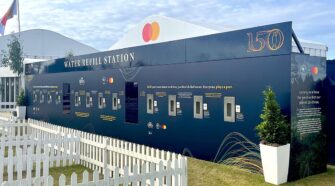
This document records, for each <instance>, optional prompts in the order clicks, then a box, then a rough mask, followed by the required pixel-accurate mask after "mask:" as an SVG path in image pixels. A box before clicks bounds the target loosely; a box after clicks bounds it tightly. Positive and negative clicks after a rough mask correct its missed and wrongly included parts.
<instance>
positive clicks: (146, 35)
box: [142, 22, 160, 42]
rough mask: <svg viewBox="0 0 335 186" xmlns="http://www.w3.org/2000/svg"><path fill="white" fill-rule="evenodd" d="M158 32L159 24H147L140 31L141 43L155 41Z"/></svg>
mask: <svg viewBox="0 0 335 186" xmlns="http://www.w3.org/2000/svg"><path fill="white" fill-rule="evenodd" d="M159 32H160V28H159V24H158V23H157V22H152V23H151V24H150V23H147V24H145V25H144V27H143V30H142V38H143V41H145V42H149V41H156V40H157V39H158V36H159Z"/></svg>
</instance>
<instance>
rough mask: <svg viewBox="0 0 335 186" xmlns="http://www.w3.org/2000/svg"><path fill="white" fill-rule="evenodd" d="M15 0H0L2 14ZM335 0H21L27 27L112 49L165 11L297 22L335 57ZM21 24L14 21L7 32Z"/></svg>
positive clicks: (246, 22)
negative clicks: (120, 40) (142, 23)
mask: <svg viewBox="0 0 335 186" xmlns="http://www.w3.org/2000/svg"><path fill="white" fill-rule="evenodd" d="M11 2H12V0H1V1H0V16H1V17H2V15H3V14H4V13H5V11H6V10H7V9H8V7H9V6H10V4H11ZM334 7H335V2H334V0H323V1H315V0H285V1H279V0H258V1H247V0H212V1H211V0H206V1H199V0H180V1H177V0H172V1H168V0H162V1H159V0H153V1H146V0H137V1H135V0H133V1H131V0H21V1H20V13H21V29H22V30H28V29H36V28H42V29H49V30H52V31H55V32H58V33H61V34H63V35H65V36H68V37H70V38H73V39H75V40H78V41H80V42H82V43H85V44H88V45H90V46H92V47H94V48H97V49H99V50H107V49H108V48H109V47H111V46H112V45H113V43H115V42H116V41H117V40H118V39H119V38H121V37H122V35H123V34H125V33H126V32H127V31H128V30H129V29H131V28H132V27H134V26H135V25H136V24H137V23H139V22H140V21H141V20H142V19H144V18H145V17H147V16H150V15H155V14H159V15H165V16H168V17H172V18H176V19H181V20H184V21H188V22H192V23H195V24H199V25H205V26H207V27H212V28H215V29H222V28H224V27H226V26H228V27H237V28H240V27H241V28H246V27H253V26H259V25H265V24H271V23H276V22H283V21H293V28H294V30H295V32H296V34H297V35H298V37H299V38H302V39H305V40H311V41H317V42H321V43H326V44H327V45H328V47H329V53H328V58H335V50H334V49H335V42H334V41H335V8H334ZM16 24H17V23H16V22H15V20H9V21H8V23H7V27H6V33H10V32H11V31H13V29H14V28H15V25H16Z"/></svg>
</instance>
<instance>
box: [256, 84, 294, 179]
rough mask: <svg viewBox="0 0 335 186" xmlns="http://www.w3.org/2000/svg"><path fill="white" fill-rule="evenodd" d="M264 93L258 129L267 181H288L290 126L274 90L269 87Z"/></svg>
mask: <svg viewBox="0 0 335 186" xmlns="http://www.w3.org/2000/svg"><path fill="white" fill-rule="evenodd" d="M263 94H264V108H263V113H262V114H261V115H260V118H261V119H262V120H263V121H262V122H261V123H260V124H258V125H257V127H256V130H257V131H258V135H259V137H260V139H261V144H260V150H261V158H262V166H263V173H264V177H265V181H266V182H269V183H272V184H276V185H279V184H282V183H285V182H287V176H288V166H289V157H290V144H289V143H288V142H289V139H290V128H289V124H288V122H287V121H286V119H285V116H284V115H283V114H282V113H281V109H280V106H279V104H278V102H277V101H276V95H275V93H274V91H273V90H272V89H271V88H270V87H268V88H267V89H266V90H265V91H263Z"/></svg>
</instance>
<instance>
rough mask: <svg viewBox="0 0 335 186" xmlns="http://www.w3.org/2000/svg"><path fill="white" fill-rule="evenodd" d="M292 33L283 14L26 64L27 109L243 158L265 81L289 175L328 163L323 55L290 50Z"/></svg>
mask: <svg viewBox="0 0 335 186" xmlns="http://www.w3.org/2000/svg"><path fill="white" fill-rule="evenodd" d="M292 38H293V39H292ZM292 42H295V43H296V44H297V45H298V46H299V42H298V40H297V38H296V37H295V34H294V32H293V30H292V23H291V22H285V23H279V24H273V25H267V26H261V27H255V28H249V29H244V30H237V31H231V32H225V33H219V34H213V35H207V36H201V37H194V38H190V39H182V40H177V41H171V42H164V43H159V44H152V45H146V46H138V47H132V48H125V49H119V50H114V51H107V52H100V53H94V54H89V55H82V56H75V57H71V58H63V59H57V60H52V61H47V62H41V63H32V64H26V66H25V68H26V93H27V97H28V102H29V106H28V110H27V112H28V117H30V118H34V119H40V120H44V121H48V122H51V123H55V124H58V125H64V126H66V127H70V128H76V129H80V130H83V131H87V132H92V133H96V134H101V135H105V136H112V137H114V138H120V139H124V140H127V141H131V142H136V143H139V144H146V145H149V146H152V147H156V148H160V149H165V150H169V151H174V152H178V153H183V154H186V155H189V156H194V157H196V158H201V159H205V160H211V161H216V162H224V161H227V160H229V159H231V158H234V157H235V158H236V156H238V157H239V158H240V159H241V161H243V158H248V154H249V155H250V154H252V153H253V152H257V148H258V146H257V145H255V144H258V143H259V139H258V137H257V135H256V132H255V126H256V125H257V124H258V123H259V122H260V118H259V115H260V114H261V112H262V106H263V95H262V91H263V90H264V89H265V88H266V87H267V86H271V87H272V88H273V89H274V91H275V92H276V94H277V100H278V101H279V103H280V106H281V107H282V110H283V112H284V114H285V115H286V116H287V119H288V121H290V125H291V147H292V149H291V159H290V179H291V180H293V179H297V178H300V177H304V176H308V175H312V174H316V173H319V172H322V171H325V170H326V163H327V161H326V154H327V151H326V138H325V135H324V133H325V131H324V112H323V108H322V103H321V100H322V96H323V95H322V92H321V88H322V83H321V82H322V81H323V80H324V79H325V78H326V59H325V58H320V57H311V56H309V55H306V54H303V52H302V53H292V52H291V51H292ZM301 51H302V50H301ZM241 144H242V145H241ZM256 156H257V155H255V156H254V157H256ZM249 158H250V157H249Z"/></svg>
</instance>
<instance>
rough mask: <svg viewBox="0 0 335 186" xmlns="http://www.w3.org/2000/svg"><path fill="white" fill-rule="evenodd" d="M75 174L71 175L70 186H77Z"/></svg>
mask: <svg viewBox="0 0 335 186" xmlns="http://www.w3.org/2000/svg"><path fill="white" fill-rule="evenodd" d="M77 181H78V180H77V174H76V173H75V172H74V173H72V175H71V186H77Z"/></svg>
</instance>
